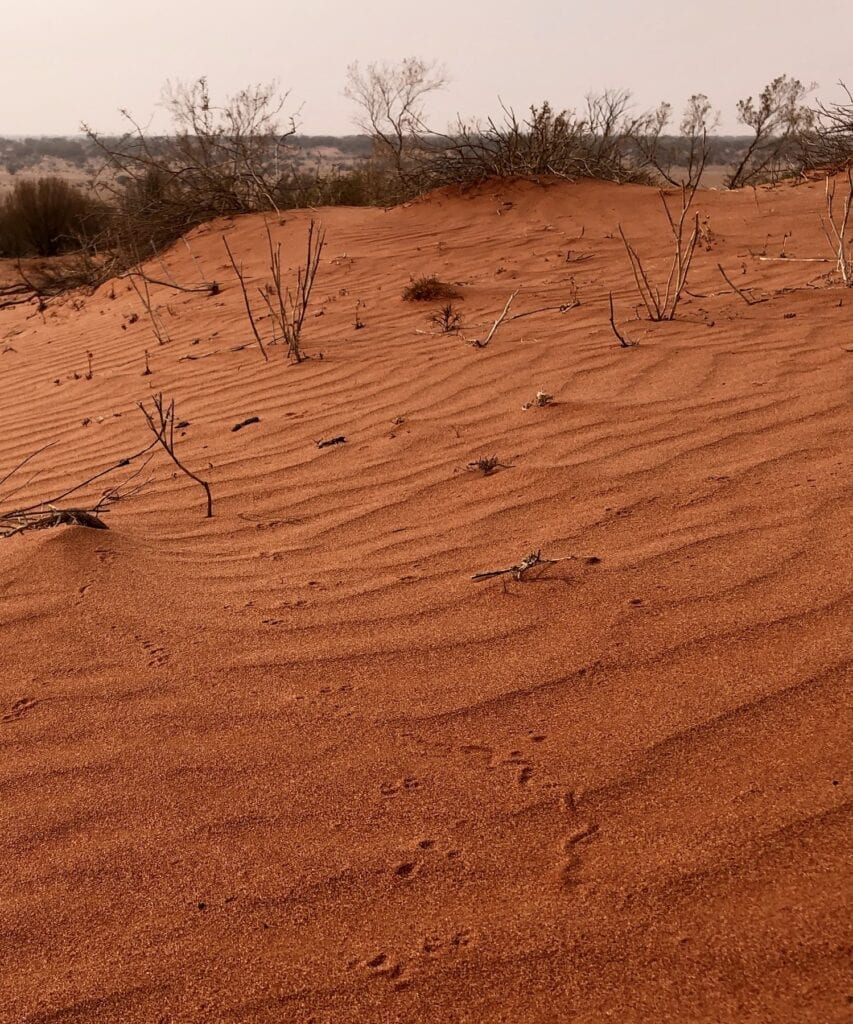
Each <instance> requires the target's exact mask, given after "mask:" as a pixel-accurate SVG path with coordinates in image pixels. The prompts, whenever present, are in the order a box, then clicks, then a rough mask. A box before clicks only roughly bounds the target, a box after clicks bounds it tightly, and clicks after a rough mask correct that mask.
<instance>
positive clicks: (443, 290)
mask: <svg viewBox="0 0 853 1024" xmlns="http://www.w3.org/2000/svg"><path fill="white" fill-rule="evenodd" d="M403 298H404V299H405V300H406V302H434V301H436V300H437V299H461V298H462V293H461V292H460V291H459V290H458V289H457V288H454V287H453V285H452V284H448V283H447V282H446V281H440V280H439V279H438V278H437V277H436V276H435V274H431V275H430V276H429V277H418V278H416V279H415V280H413V281H412V282H411V284H409V285H407V286H406V287H405V288H404V289H403Z"/></svg>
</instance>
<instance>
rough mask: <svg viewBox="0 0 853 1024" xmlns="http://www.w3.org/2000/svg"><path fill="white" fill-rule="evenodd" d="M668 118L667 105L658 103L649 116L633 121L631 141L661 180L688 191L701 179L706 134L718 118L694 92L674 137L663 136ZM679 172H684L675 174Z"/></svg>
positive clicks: (706, 149) (703, 97)
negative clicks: (634, 122)
mask: <svg viewBox="0 0 853 1024" xmlns="http://www.w3.org/2000/svg"><path fill="white" fill-rule="evenodd" d="M671 115H672V107H671V105H670V104H669V103H661V104H660V106H659V107H658V108H657V110H655V111H654V112H653V113H652V114H650V115H647V116H646V117H645V118H644V119H641V120H640V121H638V122H637V125H636V127H635V128H634V132H633V142H634V144H635V145H636V146H637V149H638V150H639V152H640V154H641V157H642V159H643V160H644V161H645V162H646V163H647V164H648V165H649V166H651V167H653V168H654V169H655V170H656V171H657V172H658V174H660V176H661V177H662V178H663V179H664V181H666V182H668V183H669V184H670V185H682V184H684V185H687V187H688V188H692V187H693V185H694V184H697V185H698V184H699V183H700V182H701V180H702V175H703V173H704V171H705V166H706V164H707V163H708V159H709V157H710V143H709V140H708V133H709V132H712V131H713V130H714V128H716V126H717V125H718V124H719V120H720V115H719V112H716V111H714V109H713V107H712V105H711V101H710V100H709V99H708V97H707V96H706V95H705V94H704V93H694V95H692V96H691V97H690V98H689V99H688V101H687V105H686V106H685V108H684V112H683V114H682V117H681V122H680V124H679V134H678V135H677V136H669V135H665V134H664V130H665V129H666V127H667V125H668V124H669V121H670V117H671ZM681 170H683V171H684V172H685V173H682V174H679V173H678V171H681Z"/></svg>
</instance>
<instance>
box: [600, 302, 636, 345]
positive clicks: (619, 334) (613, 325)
mask: <svg viewBox="0 0 853 1024" xmlns="http://www.w3.org/2000/svg"><path fill="white" fill-rule="evenodd" d="M607 297H608V299H609V300H610V329H611V331H613V333H614V334H615V335H616V340H617V341H618V342H619V345H620V347H621V348H636V347H637V345H639V344H640V343H639V341H633V340H632V339H631V338H626V337H625V335H624V334H623V333H622V332H621V331H620V330H619V328H618V327H617V326H616V316H615V314H614V312H613V292H608V293H607Z"/></svg>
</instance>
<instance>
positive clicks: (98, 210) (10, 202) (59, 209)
mask: <svg viewBox="0 0 853 1024" xmlns="http://www.w3.org/2000/svg"><path fill="white" fill-rule="evenodd" d="M106 219H107V211H106V207H105V206H104V205H103V204H102V203H100V202H99V201H98V200H96V199H94V198H92V197H91V196H88V195H86V194H85V193H84V192H81V191H80V190H79V189H78V188H75V187H74V186H73V185H71V184H70V183H69V182H67V181H65V180H63V179H62V178H39V179H38V180H36V181H18V182H16V184H15V187H14V189H13V190H12V192H11V193H10V194H9V195H8V196H7V197H6V198H5V199H4V200H3V201H2V202H0V254H2V255H5V256H56V255H58V254H59V253H63V252H72V251H74V250H78V249H80V248H82V247H83V242H82V241H81V240H82V239H84V238H88V237H92V236H93V235H95V234H96V233H98V232H99V231H100V230H102V228H103V226H104V224H105V222H106Z"/></svg>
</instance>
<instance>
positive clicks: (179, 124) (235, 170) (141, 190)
mask: <svg viewBox="0 0 853 1024" xmlns="http://www.w3.org/2000/svg"><path fill="white" fill-rule="evenodd" d="M287 99H288V93H286V92H284V93H282V92H281V91H280V90H279V88H278V86H277V85H276V84H275V83H271V84H266V85H255V86H250V87H248V88H245V89H242V90H241V91H240V92H238V93H237V94H236V95H234V96H231V97H229V98H228V99H227V100H226V101H225V102H224V103H223V104H221V105H218V104H216V103H215V102H214V101H213V99H212V97H211V94H210V90H209V86H208V83H207V79H206V78H203V77H202V78H199V79H197V80H196V81H194V82H192V83H190V84H188V85H186V84H182V83H178V84H176V85H170V84H167V86H166V88H165V90H164V105H165V106H166V108H167V110H168V111H169V113H170V115H171V118H172V125H173V129H174V132H173V134H172V135H171V136H168V137H164V138H158V137H152V136H149V135H148V134H147V133H146V131H145V129H144V128H143V127H142V126H141V125H140V124H139V123H138V122H137V121H135V120H134V119H133V117H132V116H131V115H130V114H129V113H128V112H127V111H126V110H125V111H122V113H123V115H124V117H125V119H126V120H127V122H128V124H129V126H130V127H129V130H128V131H127V132H126V133H125V134H124V135H123V136H122V137H121V138H120V139H118V140H113V139H110V138H107V137H104V136H101V135H99V134H98V133H97V132H96V131H95V130H94V129H92V128H91V127H89V126H88V125H85V124H84V126H83V128H84V131H85V132H86V134H87V136H88V137H89V139H90V140H91V142H92V143H93V144H94V145H95V146H96V147H97V148H98V150H99V151H100V153H101V155H102V157H103V160H104V168H103V171H105V172H108V173H102V174H101V175H100V177H99V188H100V190H101V191H102V192H103V193H104V194H107V195H110V196H112V197H113V198H114V200H115V202H116V205H117V208H118V211H119V214H120V231H119V235H120V238H119V241H121V240H123V239H122V236H124V240H125V241H126V240H128V239H130V240H132V241H133V242H134V243H135V244H137V245H140V244H146V243H147V242H148V241H149V240H150V241H152V242H153V243H154V245H155V247H157V248H159V247H161V246H163V245H165V244H168V243H169V242H172V241H174V240H175V239H177V238H179V237H180V236H181V235H182V234H183V233H184V232H185V231H187V230H188V229H189V228H191V227H193V226H194V225H195V224H199V223H202V222H203V221H206V220H210V219H211V218H213V217H218V216H224V215H232V214H237V213H247V212H250V211H253V210H254V211H256V210H278V209H279V208H280V206H281V205H282V202H283V197H285V196H286V195H287V194H288V191H289V189H291V188H292V187H293V185H294V181H295V179H296V174H295V170H294V162H293V159H292V157H291V152H290V148H289V146H288V140H289V138H290V137H291V136H293V135H294V134H295V132H296V120H295V114H291V115H289V116H288V118H287V121H288V127H287V128H285V129H282V128H281V127H280V125H279V116H280V115H281V113H282V111H283V109H284V106H285V104H286V102H287Z"/></svg>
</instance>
